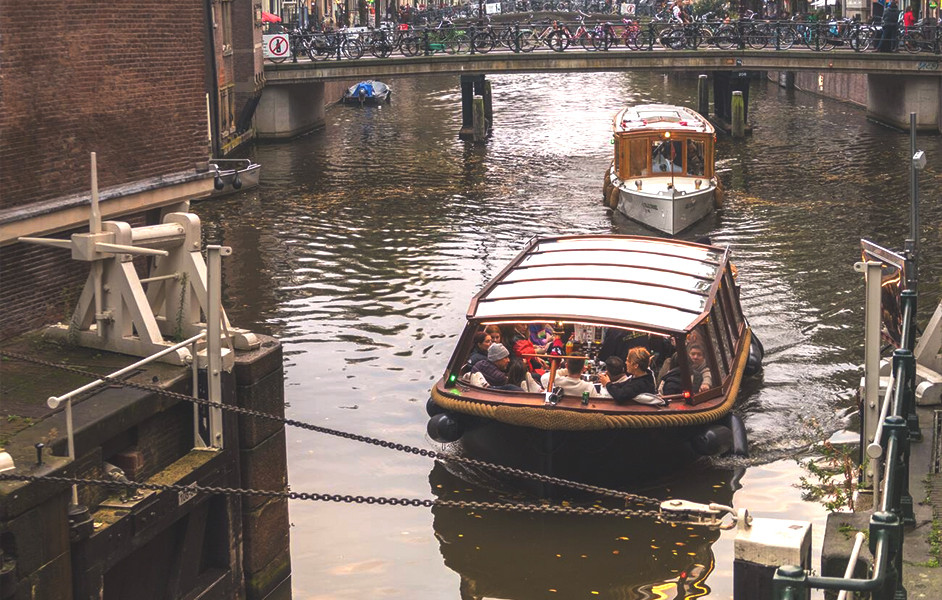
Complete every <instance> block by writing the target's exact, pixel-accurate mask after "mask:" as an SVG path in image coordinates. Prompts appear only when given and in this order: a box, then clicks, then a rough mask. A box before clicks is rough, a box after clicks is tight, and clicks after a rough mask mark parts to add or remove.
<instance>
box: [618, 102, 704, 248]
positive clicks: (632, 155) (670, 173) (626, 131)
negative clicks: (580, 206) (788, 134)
mask: <svg viewBox="0 0 942 600" xmlns="http://www.w3.org/2000/svg"><path fill="white" fill-rule="evenodd" d="M612 132H613V135H614V145H615V158H614V160H613V161H612V166H611V167H610V168H609V169H608V171H607V172H606V174H605V183H604V184H603V188H602V193H603V195H604V201H605V202H606V204H607V205H608V206H609V207H610V208H611V209H612V210H618V211H619V212H621V213H623V214H624V215H625V216H627V217H628V218H629V219H632V220H634V221H638V222H639V223H641V224H642V225H646V226H648V227H650V228H652V229H656V230H658V231H662V232H664V233H667V234H669V235H675V234H677V233H680V232H681V231H683V230H685V229H687V228H688V227H690V226H691V225H693V224H694V223H696V222H698V221H700V220H701V219H703V218H704V217H706V216H707V215H708V214H710V212H711V211H712V210H713V208H714V206H719V205H720V204H721V203H722V190H721V189H720V188H719V187H718V181H717V179H716V175H715V168H714V143H715V141H716V135H715V132H714V129H713V125H711V124H710V122H709V121H707V120H706V118H704V117H703V116H701V115H700V114H698V113H696V112H694V111H692V110H690V109H688V108H685V107H683V106H672V105H669V104H646V105H642V106H634V107H629V108H625V109H623V110H621V111H619V112H618V113H617V114H616V115H615V118H614V121H613V123H612Z"/></svg>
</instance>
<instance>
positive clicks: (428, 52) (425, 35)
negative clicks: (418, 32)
mask: <svg viewBox="0 0 942 600" xmlns="http://www.w3.org/2000/svg"><path fill="white" fill-rule="evenodd" d="M422 43H423V45H424V46H425V56H429V55H431V54H432V52H431V50H430V49H429V45H428V27H426V28H425V29H423V30H422Z"/></svg>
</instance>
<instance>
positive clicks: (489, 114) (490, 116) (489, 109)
mask: <svg viewBox="0 0 942 600" xmlns="http://www.w3.org/2000/svg"><path fill="white" fill-rule="evenodd" d="M482 96H484V118H485V119H487V125H486V128H487V129H488V130H490V129H491V128H492V127H493V126H494V106H493V104H492V103H491V82H490V81H487V80H485V81H484V93H483V94H482Z"/></svg>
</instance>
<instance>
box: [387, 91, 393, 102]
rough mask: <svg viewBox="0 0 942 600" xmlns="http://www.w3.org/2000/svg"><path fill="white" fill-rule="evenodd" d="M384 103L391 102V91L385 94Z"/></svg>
mask: <svg viewBox="0 0 942 600" xmlns="http://www.w3.org/2000/svg"><path fill="white" fill-rule="evenodd" d="M386 104H392V92H389V93H388V94H386Z"/></svg>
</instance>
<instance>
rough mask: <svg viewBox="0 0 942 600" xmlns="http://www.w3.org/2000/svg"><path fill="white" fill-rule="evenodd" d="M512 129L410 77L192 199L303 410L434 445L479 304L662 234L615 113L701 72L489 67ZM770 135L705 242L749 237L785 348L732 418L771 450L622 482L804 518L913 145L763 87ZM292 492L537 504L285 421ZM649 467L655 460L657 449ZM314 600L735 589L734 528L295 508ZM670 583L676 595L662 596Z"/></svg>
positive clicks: (296, 534)
mask: <svg viewBox="0 0 942 600" xmlns="http://www.w3.org/2000/svg"><path fill="white" fill-rule="evenodd" d="M491 81H492V82H493V86H494V135H493V137H492V138H491V139H490V140H489V142H488V143H487V144H486V145H482V146H474V145H472V144H469V143H465V142H461V141H459V140H458V139H457V133H458V129H459V127H460V108H459V104H460V94H459V89H458V83H457V79H456V78H454V77H434V78H433V77H428V78H420V79H414V80H401V81H399V80H397V81H394V82H391V83H392V86H393V88H394V102H393V104H392V105H389V106H382V107H376V108H365V109H358V108H344V107H335V108H331V109H330V110H329V111H328V113H327V127H326V130H325V131H321V132H317V133H314V134H311V135H308V136H305V137H302V138H300V139H296V140H293V141H290V142H285V143H280V144H275V145H260V146H258V147H257V148H255V149H254V150H253V152H254V156H255V158H257V160H258V161H259V162H260V163H261V164H262V165H263V168H262V183H261V186H260V187H259V188H258V189H257V190H254V191H248V192H245V193H242V194H240V195H237V196H234V197H230V198H228V199H224V200H221V201H212V202H203V203H200V204H197V205H196V206H195V208H194V210H195V212H196V213H197V214H199V215H200V216H201V218H202V220H203V226H204V236H205V242H207V243H219V244H226V245H229V246H232V247H233V249H234V250H235V253H234V255H233V256H232V257H229V258H227V259H226V262H225V287H226V289H225V298H226V299H227V309H228V310H229V315H230V318H231V320H232V321H233V322H234V323H235V324H237V325H238V326H240V327H245V328H249V329H252V330H254V331H258V332H263V333H268V334H272V335H275V336H278V337H279V338H280V339H281V340H282V342H283V344H284V349H285V368H286V400H287V402H288V407H287V409H286V412H287V414H288V415H289V416H290V417H292V418H294V419H299V420H302V421H307V422H312V423H316V424H318V425H323V426H326V427H331V428H336V429H341V430H345V431H350V432H353V433H357V434H362V435H367V436H374V437H379V438H383V439H387V440H391V441H395V442H400V443H403V444H409V445H413V446H419V447H424V448H429V449H440V447H439V446H438V445H436V444H435V443H434V442H432V441H431V440H430V439H428V438H427V437H426V435H425V424H426V420H427V417H426V414H425V402H426V399H427V398H428V389H429V387H430V386H431V385H432V383H433V381H434V380H435V379H437V378H438V377H439V376H440V374H441V373H442V371H443V369H444V366H445V363H446V362H447V360H448V358H449V356H450V355H451V352H452V350H453V347H454V344H455V342H456V339H457V338H456V336H457V334H458V333H459V332H460V331H461V328H462V325H463V321H464V314H465V310H466V308H467V305H468V302H469V300H470V298H471V296H472V295H473V294H474V293H476V292H477V291H478V290H479V289H480V288H481V286H482V285H483V284H484V283H485V282H486V281H488V280H489V279H490V278H491V277H493V276H495V275H496V274H497V273H498V272H499V270H500V269H501V268H502V267H503V266H504V264H505V263H506V262H507V261H508V260H509V259H510V258H511V257H513V256H514V255H515V254H516V253H517V252H518V251H519V250H520V248H521V247H522V246H523V244H524V243H525V242H526V241H527V240H528V239H529V238H531V237H532V236H536V235H548V234H563V233H612V232H614V233H628V234H645V233H647V232H645V231H644V229H643V228H641V227H640V226H638V225H635V224H633V223H632V222H630V221H627V220H625V219H623V218H621V217H620V216H619V215H612V214H611V212H610V211H608V210H606V209H605V208H604V207H603V206H602V203H601V184H602V174H603V172H604V171H605V169H606V168H607V166H608V164H609V162H610V161H611V155H612V146H611V144H610V139H611V134H610V119H611V117H612V115H613V114H614V113H615V111H616V110H618V109H619V108H621V107H623V106H625V105H629V104H639V103H648V102H668V103H676V104H685V105H687V106H695V105H696V78H695V76H694V77H689V78H681V77H671V78H668V77H666V76H661V75H654V74H646V73H644V74H634V73H618V74H604V73H592V74H561V75H552V76H544V75H506V76H500V77H492V78H491ZM750 121H751V122H752V124H753V125H754V126H755V132H754V134H753V135H752V136H750V137H748V138H746V139H743V140H733V139H730V138H729V137H724V136H722V135H721V136H720V138H719V141H718V144H717V154H718V168H720V169H722V170H723V174H722V178H723V181H724V184H725V187H726V189H727V190H728V194H727V203H726V206H725V208H723V209H722V210H720V211H719V212H718V213H717V214H716V215H715V216H714V217H711V218H709V219H707V221H706V222H704V223H702V224H700V225H698V226H697V227H696V228H695V230H694V231H692V232H690V233H689V234H688V235H687V237H689V238H694V237H697V236H701V235H709V236H711V238H712V240H713V241H714V242H715V243H718V244H729V245H730V246H731V247H732V252H733V259H734V261H735V263H736V264H737V266H738V268H739V281H740V283H741V284H742V298H743V305H744V309H745V312H746V314H747V316H748V318H749V319H750V322H751V323H752V325H753V327H754V330H755V333H756V334H757V335H758V336H759V337H760V338H761V339H762V341H763V343H764V345H765V348H766V357H765V369H764V372H763V373H762V374H761V376H759V377H758V378H756V379H752V380H747V381H745V382H744V384H743V389H742V391H741V399H740V403H739V404H738V412H739V413H740V414H741V415H742V416H743V418H744V420H745V423H746V426H747V428H748V432H749V439H750V450H751V453H752V458H751V459H749V460H748V461H740V462H730V461H726V462H719V463H717V464H714V465H710V466H707V465H701V466H700V467H699V468H697V469H695V470H691V471H688V472H685V473H681V474H673V475H671V476H667V477H665V478H664V479H662V480H659V481H655V482H650V481H648V482H627V483H628V489H631V490H633V491H638V492H640V493H644V494H649V495H653V496H656V497H659V498H667V497H680V498H686V499H690V500H695V501H699V502H710V501H718V502H722V503H724V504H729V503H732V504H734V505H735V506H737V507H744V508H748V509H749V510H750V511H751V512H752V514H754V515H756V516H763V517H780V518H790V519H801V520H810V521H812V522H813V523H814V527H815V543H816V544H817V545H819V544H820V537H821V535H822V533H823V523H824V518H825V516H826V510H825V509H824V508H823V507H822V505H821V504H820V503H818V502H812V501H805V500H803V499H802V492H801V490H799V489H798V488H796V487H795V484H796V483H797V482H798V480H799V477H801V476H803V475H804V476H808V473H807V472H805V471H804V470H803V469H802V468H801V467H800V466H799V465H798V464H797V462H796V459H799V458H803V457H812V456H815V455H816V454H817V452H818V451H817V450H815V449H813V447H812V446H813V444H814V443H815V442H820V441H822V440H827V439H832V440H835V441H849V440H853V439H854V437H855V434H854V433H852V432H853V431H854V430H855V428H856V427H857V421H856V417H855V390H856V389H857V385H858V382H859V378H860V375H861V371H860V369H859V368H858V364H859V363H860V362H861V361H862V347H861V346H862V322H863V307H862V301H863V281H862V276H861V275H859V274H857V273H855V272H854V270H853V263H854V262H855V261H856V260H859V239H860V238H861V237H868V238H870V239H872V240H874V241H876V242H878V243H880V244H883V245H886V246H887V247H891V248H898V249H901V248H902V243H903V240H904V239H905V238H906V237H907V233H908V228H909V210H908V207H909V168H908V161H907V155H908V153H909V136H908V134H904V133H901V132H897V131H894V130H891V129H888V128H885V127H882V126H880V125H877V124H874V123H871V122H868V121H867V120H866V118H865V114H864V112H863V111H862V110H860V109H858V108H855V107H852V106H850V105H847V104H842V103H839V102H835V101H831V100H826V99H821V98H817V97H814V96H812V95H809V94H805V93H801V92H789V91H785V90H782V89H780V88H778V87H777V86H775V85H773V84H771V83H769V82H762V81H758V82H753V88H752V92H751V96H750ZM919 146H920V147H921V148H923V149H925V150H926V153H927V155H928V156H929V166H928V167H927V168H926V170H925V171H923V173H922V175H921V189H922V200H923V202H922V209H923V210H922V225H923V236H922V240H921V243H922V258H921V264H920V279H921V286H922V287H921V290H922V291H923V297H922V300H921V308H920V315H921V322H922V323H925V321H926V319H927V318H928V316H929V314H931V311H932V310H933V308H934V306H935V303H936V302H937V301H938V300H939V296H940V287H942V225H940V223H942V167H940V165H942V160H940V157H942V140H940V138H939V137H930V136H926V137H921V138H920V142H919ZM287 447H288V466H289V474H290V475H289V476H290V482H291V485H292V489H293V490H294V491H317V492H322V493H332V494H333V493H336V494H351V495H364V496H366V495H373V496H396V497H409V498H431V497H441V498H447V499H452V500H461V499H465V500H491V501H493V500H502V499H508V498H513V499H521V498H522V499H526V497H525V496H524V495H522V494H521V493H515V491H514V490H512V489H511V490H508V489H506V487H505V488H503V489H501V490H500V491H496V490H493V489H491V488H490V486H488V485H484V484H481V483H480V482H479V481H478V480H476V479H472V478H468V477H466V476H463V477H458V476H456V475H455V474H453V473H451V472H449V471H448V470H446V469H445V468H443V467H441V466H436V465H434V464H433V463H432V462H431V461H429V460H428V459H425V458H422V457H418V456H413V455H407V454H403V453H399V452H394V451H391V450H387V449H383V448H379V447H376V446H370V445H365V444H362V443H357V442H353V441H349V440H344V439H338V438H336V437H328V436H324V435H321V434H317V433H313V432H309V431H302V430H297V429H288V430H287ZM652 460H656V457H652ZM290 513H291V523H292V528H291V546H292V555H291V561H292V572H293V575H292V582H293V586H292V587H293V591H294V597H295V598H303V599H307V598H317V599H327V598H330V599H362V598H410V599H411V598H462V599H470V598H482V597H487V598H514V599H529V598H550V597H558V598H582V597H585V598H592V597H602V598H627V599H633V598H650V597H665V598H666V597H670V598H675V597H676V598H683V597H710V598H729V597H730V596H731V593H732V578H731V573H732V560H733V554H732V553H733V543H732V540H733V535H734V534H733V532H725V533H722V534H720V533H719V532H713V531H708V530H704V529H699V528H697V529H695V528H687V527H669V526H666V525H657V524H654V523H652V522H650V521H648V520H646V519H643V518H632V519H623V518H598V517H560V516H555V517H549V516H540V515H530V514H524V515H519V514H504V513H496V512H477V511H472V510H456V509H449V510H446V509H435V510H429V509H427V508H412V507H409V508H405V507H389V506H375V505H370V506H367V505H350V504H333V503H316V504H315V503H303V502H300V501H298V502H292V504H291V505H290ZM659 594H660V595H659Z"/></svg>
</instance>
